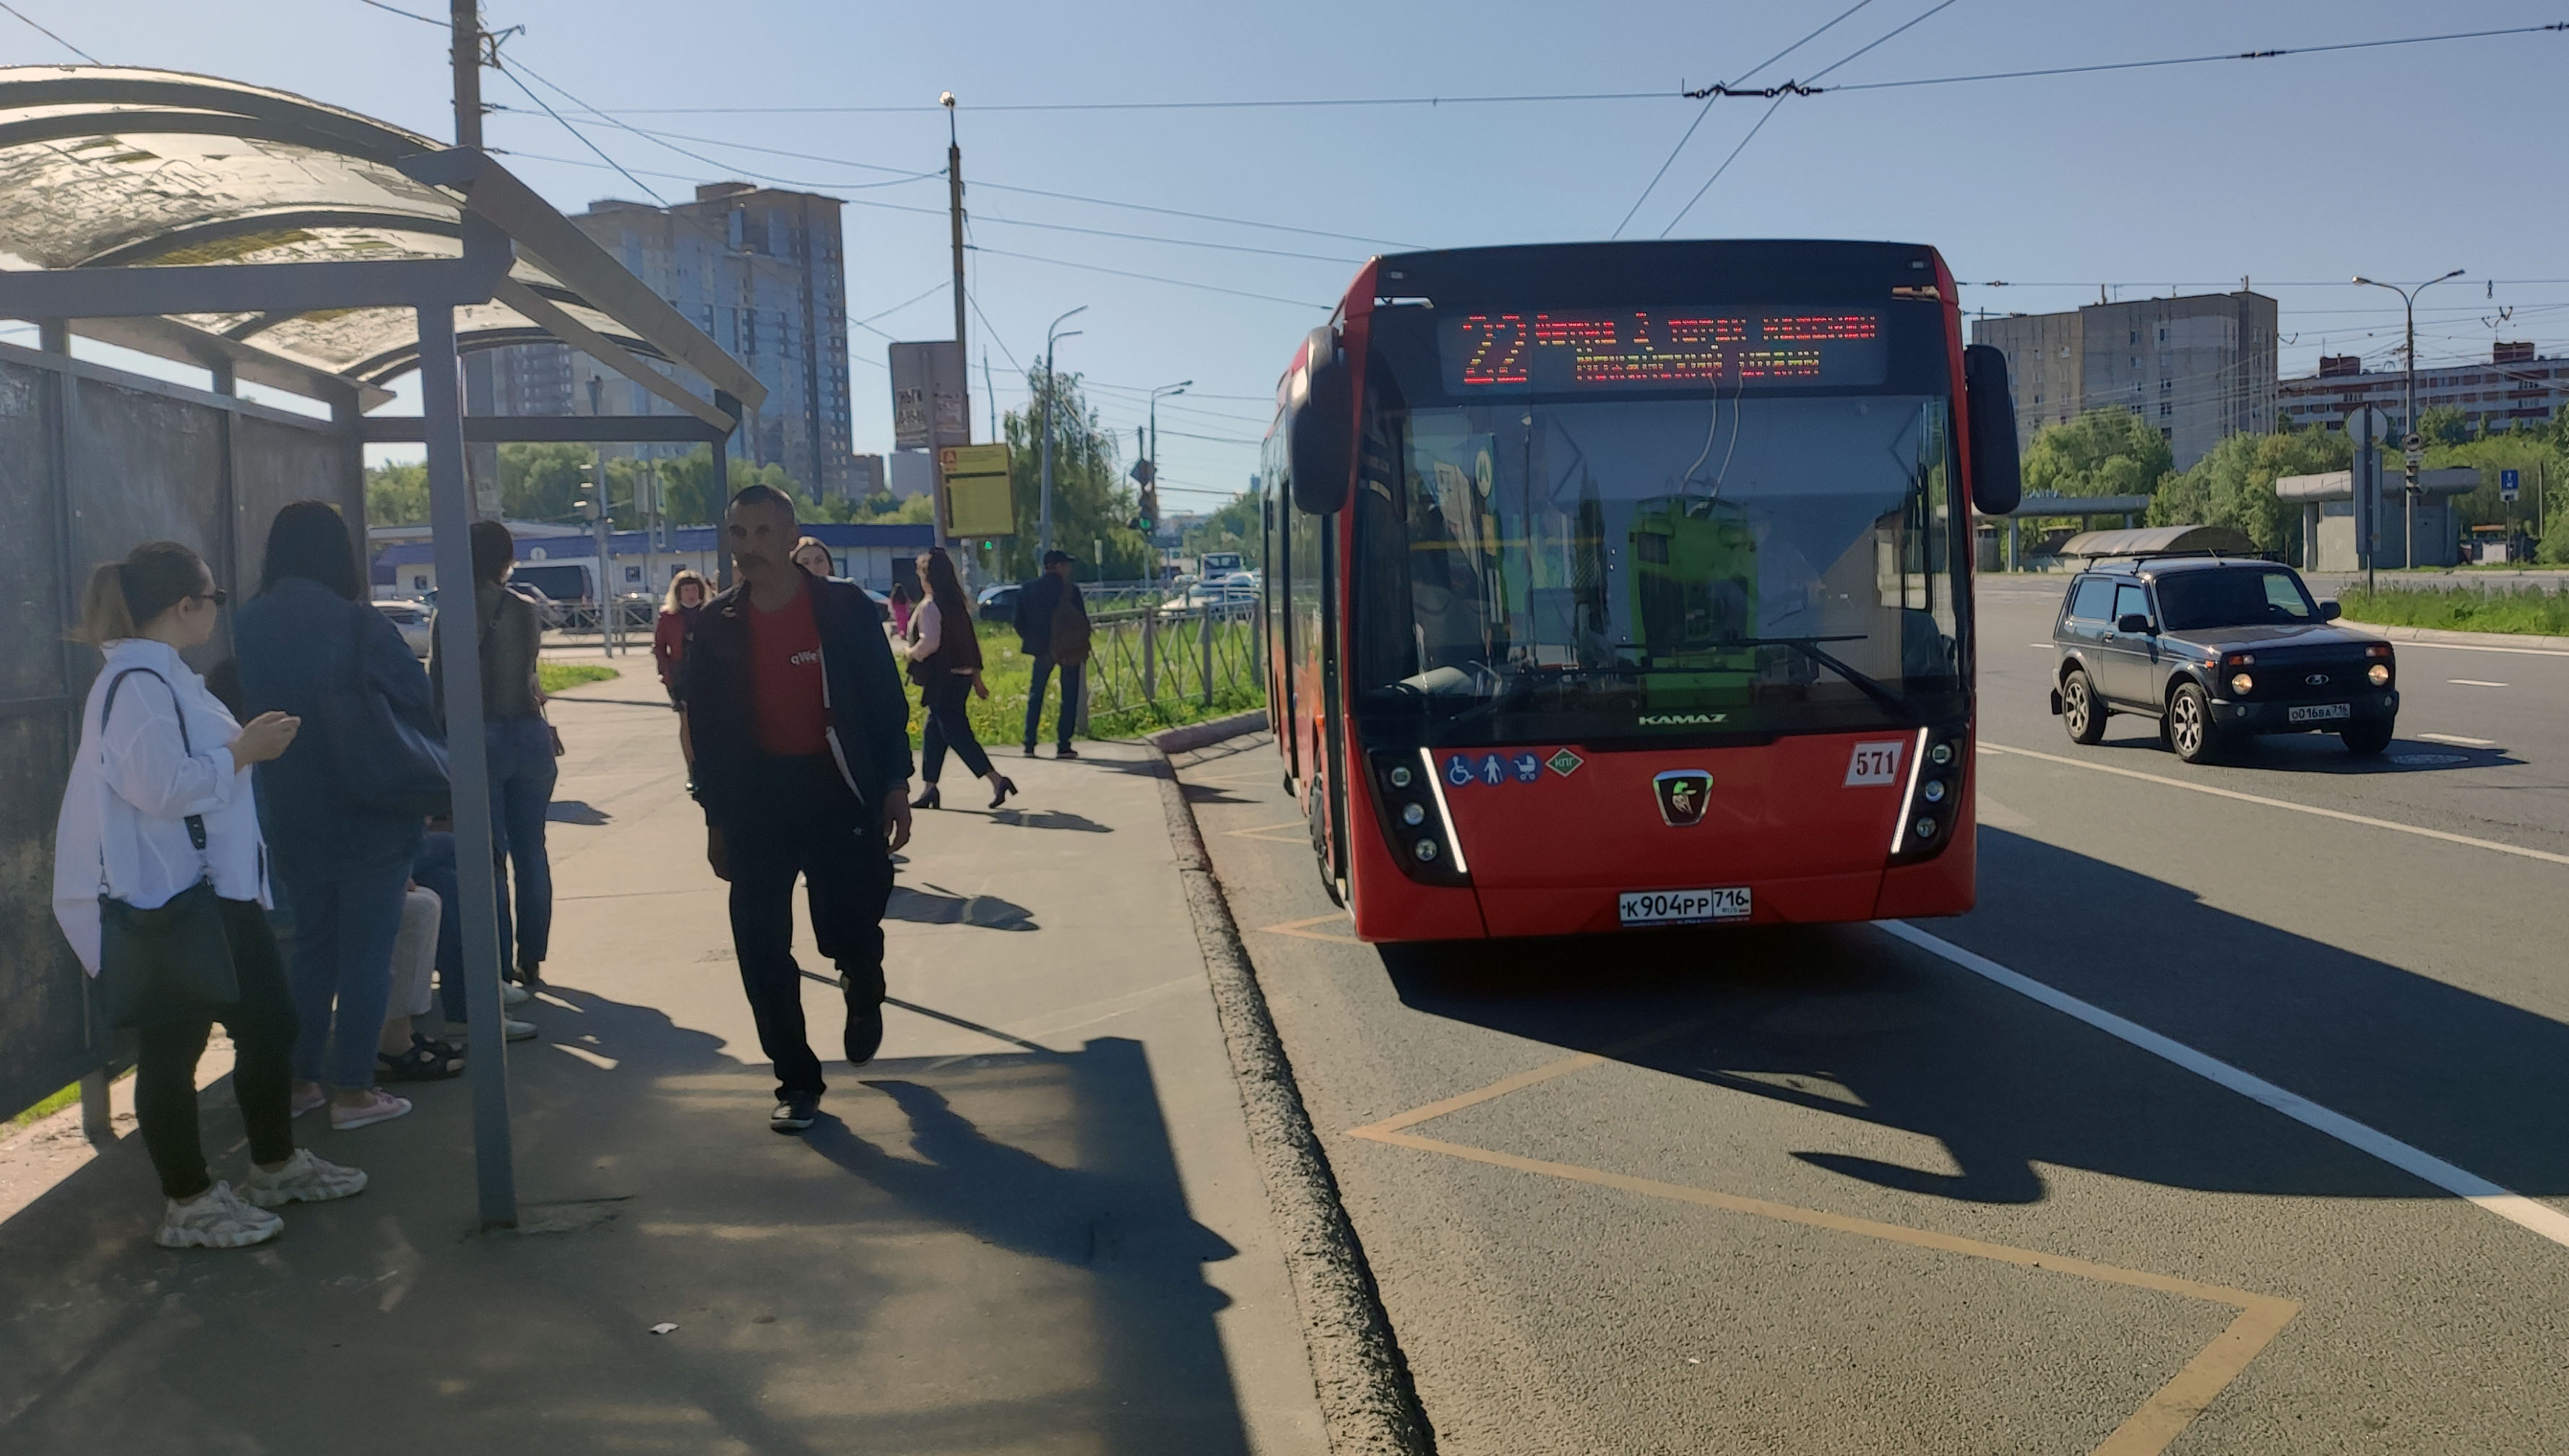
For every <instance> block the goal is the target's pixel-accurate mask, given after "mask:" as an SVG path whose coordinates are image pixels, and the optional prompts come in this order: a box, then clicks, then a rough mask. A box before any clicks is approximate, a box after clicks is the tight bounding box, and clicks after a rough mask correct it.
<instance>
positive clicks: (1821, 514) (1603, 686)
mask: <svg viewBox="0 0 2569 1456" xmlns="http://www.w3.org/2000/svg"><path fill="white" fill-rule="evenodd" d="M1371 367H1373V368H1376V369H1381V370H1384V371H1385V377H1384V378H1383V379H1382V383H1383V385H1384V387H1383V388H1380V389H1377V388H1374V387H1372V382H1371V381H1369V387H1368V389H1367V395H1368V397H1369V404H1370V405H1371V406H1372V407H1371V408H1369V409H1368V411H1367V415H1366V421H1365V439H1364V449H1363V452H1362V457H1361V460H1360V463H1359V470H1358V480H1357V491H1356V497H1355V502H1354V509H1355V510H1356V512H1357V519H1356V528H1357V539H1358V541H1357V560H1356V564H1355V570H1356V572H1357V580H1356V581H1355V582H1354V583H1353V584H1354V585H1355V587H1356V592H1357V610H1358V618H1357V621H1356V624H1355V625H1356V632H1355V639H1356V642H1357V651H1356V667H1357V672H1356V681H1355V683H1354V684H1353V686H1354V687H1355V689H1356V691H1357V694H1358V697H1357V701H1358V704H1359V706H1360V708H1361V709H1362V710H1363V711H1367V712H1374V713H1393V712H1396V713H1404V714H1415V715H1417V716H1419V717H1421V718H1423V719H1424V720H1425V722H1426V725H1427V731H1428V733H1429V737H1430V740H1431V741H1438V742H1533V741H1542V740H1561V739H1588V738H1617V737H1637V736H1638V737H1652V736H1659V735H1663V734H1682V735H1696V736H1702V735H1727V734H1734V733H1736V734H1773V733H1787V732H1823V731H1845V730H1871V729H1876V728H1882V727H1891V726H1902V727H1905V726H1910V725H1914V724H1923V723H1926V722H1928V721H1930V720H1931V719H1933V718H1939V717H1946V716H1951V715H1953V714H1955V713H1956V712H1958V711H1959V710H1960V701H1961V693H1962V683H1963V662H1962V648H1961V645H1960V643H1959V641H1958V636H1959V633H1960V631H1961V628H1960V627H1959V626H1958V624H1957V615H1956V610H1955V594H1956V591H1957V589H1958V588H1959V587H1960V586H1961V584H1962V578H1961V576H1960V570H1961V551H1960V544H1959V543H1957V542H1956V541H1955V540H1954V531H1955V529H1956V523H1957V512H1958V510H1959V508H1958V506H1957V504H1956V502H1955V500H1954V496H1953V491H1952V487H1951V480H1950V477H1951V470H1952V462H1951V455H1952V442H1951V438H1950V436H1951V408H1950V401H1949V400H1948V398H1947V397H1946V396H1944V395H1943V394H1941V393H1939V394H1905V393H1890V392H1884V393H1847V392H1831V393H1797V394H1777V393H1772V392H1766V391H1759V390H1753V389H1747V388H1735V389H1733V388H1724V387H1723V386H1721V385H1719V384H1715V385H1713V386H1711V387H1710V388H1705V387H1704V386H1701V385H1698V386H1696V388H1695V390H1693V391H1689V393H1690V394H1691V395H1692V397H1684V396H1681V395H1678V394H1676V393H1674V392H1672V391H1670V392H1656V393H1648V394H1640V395H1638V396H1637V395H1635V394H1633V393H1630V392H1627V393H1624V394H1622V395H1621V396H1620V397H1615V398H1588V397H1572V398H1567V399H1553V400H1546V399H1543V398H1540V397H1537V396H1533V395H1527V396H1524V397H1519V398H1504V397H1502V398H1468V397H1467V398H1465V399H1464V400H1462V401H1460V402H1451V403H1449V402H1442V401H1440V402H1438V403H1434V404H1430V405H1424V406H1419V407H1401V406H1399V405H1397V404H1393V403H1388V401H1391V400H1395V399H1397V398H1398V397H1399V396H1400V389H1399V382H1398V381H1397V379H1396V378H1392V377H1389V375H1390V369H1391V366H1390V365H1389V363H1388V362H1387V361H1386V360H1385V359H1384V358H1383V356H1382V355H1380V354H1377V355H1376V356H1375V360H1374V364H1373V366H1371ZM1418 393H1420V394H1423V395H1429V396H1439V395H1442V394H1443V391H1441V390H1439V389H1438V388H1436V387H1435V383H1434V382H1432V381H1431V382H1429V384H1428V387H1427V388H1424V389H1421V390H1419V391H1418Z"/></svg>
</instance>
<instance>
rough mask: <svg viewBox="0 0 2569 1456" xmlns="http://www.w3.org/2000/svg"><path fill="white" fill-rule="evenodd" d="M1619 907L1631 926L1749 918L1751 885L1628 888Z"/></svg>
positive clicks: (1618, 903) (1619, 910)
mask: <svg viewBox="0 0 2569 1456" xmlns="http://www.w3.org/2000/svg"><path fill="white" fill-rule="evenodd" d="M1616 910H1617V912H1618V913H1620V914H1621V915H1622V916H1623V917H1624V923H1625V924H1628V925H1693V924H1700V923H1702V922H1703V921H1706V920H1744V919H1746V918H1748V888H1747V887H1746V886H1739V887H1736V888H1733V889H1728V890H1628V891H1625V892H1624V894H1623V895H1622V896H1621V897H1620V898H1619V899H1618V901H1617V904H1616Z"/></svg>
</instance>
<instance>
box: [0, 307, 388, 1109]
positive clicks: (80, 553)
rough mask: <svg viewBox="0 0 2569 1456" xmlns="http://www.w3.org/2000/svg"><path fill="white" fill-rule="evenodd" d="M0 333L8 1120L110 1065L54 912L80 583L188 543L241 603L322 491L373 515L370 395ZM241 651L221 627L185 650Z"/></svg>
mask: <svg viewBox="0 0 2569 1456" xmlns="http://www.w3.org/2000/svg"><path fill="white" fill-rule="evenodd" d="M59 347H60V341H59V340H57V341H56V348H54V349H47V350H37V349H26V348H20V347H17V346H15V345H6V344H0V580H5V581H6V582H7V583H8V588H9V591H10V594H12V595H14V596H16V597H17V598H18V607H17V617H16V619H17V622H18V626H17V628H16V629H15V630H14V631H11V632H9V633H7V634H6V635H5V637H0V1117H5V1116H7V1115H10V1114H12V1113H15V1112H17V1111H18V1110H19V1109H21V1108H24V1107H26V1106H28V1105H30V1104H32V1103H34V1102H36V1101H38V1100H39V1099H41V1098H43V1097H45V1096H47V1095H48V1094H50V1093H52V1092H54V1091H56V1090H58V1089H60V1088H62V1087H64V1086H66V1085H68V1084H70V1083H71V1082H73V1081H75V1080H77V1079H78V1078H80V1077H82V1076H83V1075H85V1074H87V1073H89V1072H92V1071H95V1070H97V1069H98V1068H100V1067H102V1066H104V1065H106V1064H107V1063H108V1061H109V1060H110V1059H111V1057H112V1054H113V1052H114V1049H115V1048H114V1037H113V1034H112V1033H110V1032H109V1031H107V1030H106V1029H104V1028H101V1027H97V1026H94V1025H92V1024H91V1018H90V1015H89V1005H88V996H87V994H86V987H85V985H84V982H83V977H82V975H81V970H80V965H79V963H78V962H77V961H75V960H74V959H73V958H72V953H71V947H70V946H68V945H66V944H65V943H64V941H63V937H62V932H61V931H60V930H59V929H57V928H56V926H55V924H54V916H53V864H54V818H55V814H56V812H57V811H58V810H59V809H60V807H61V805H62V797H63V780H64V776H65V774H66V772H67V771H68V769H69V767H70V764H71V756H72V752H73V750H74V748H75V747H76V746H77V743H78V740H79V737H80V714H81V705H82V702H83V700H84V699H85V698H86V697H87V696H88V693H89V687H90V682H91V680H92V679H94V678H95V677H96V676H97V675H98V667H99V655H98V653H97V652H96V651H95V650H93V649H91V648H88V647H79V646H74V645H71V644H70V643H69V642H68V641H67V640H66V636H67V633H68V632H69V631H70V630H71V627H72V625H73V621H74V617H75V613H76V611H77V602H78V597H79V593H80V589H81V586H82V584H83V583H84V581H86V579H87V578H88V575H89V569H90V567H91V566H92V565H94V564H95V563H97V562H99V561H104V560H113V559H115V558H117V557H119V556H122V555H124V554H125V553H126V552H127V551H128V550H130V549H132V548H133V547H134V546H136V545H137V544H139V543H142V542H147V541H156V540H165V541H177V542H183V543H184V544H186V545H187V546H192V547H194V548H195V549H196V551H197V552H198V553H199V554H201V555H203V556H204V558H205V562H206V564H207V565H208V566H209V567H211V568H212V570H213V572H214V580H215V581H216V583H217V584H219V585H221V586H223V587H225V588H227V589H229V590H230V591H231V593H232V594H233V597H234V598H235V599H238V598H240V597H242V596H245V595H247V594H248V592H249V591H251V590H253V589H255V587H256V584H257V581H258V560H259V556H260V554H261V552H262V550H263V549H264V546H265V543H266V538H267V528H268V523H269V522H270V521H272V520H273V519H274V518H275V516H276V511H277V508H278V507H280V506H283V505H285V504H286V503H287V502H289V501H298V500H305V499H318V500H324V501H329V502H332V503H334V504H336V505H337V506H338V507H339V508H340V509H341V510H342V511H343V512H345V513H346V515H347V518H348V521H349V524H350V526H351V529H353V530H362V529H363V527H364V522H365V491H364V480H363V453H362V452H363V447H362V445H361V444H360V442H359V440H358V437H357V434H356V419H357V414H356V409H355V399H354V396H353V395H351V396H350V397H349V398H348V399H346V400H345V401H343V402H342V408H341V411H340V417H339V419H337V420H335V421H333V420H313V419H308V418H305V417H303V416H300V415H295V414H290V413H287V412H285V411H281V410H274V409H269V408H266V407H264V406H260V405H256V404H251V403H247V402H245V401H242V400H239V399H236V398H233V397H232V396H230V395H228V394H219V393H212V392H208V391H205V390H200V389H190V388H187V387H186V386H184V385H179V384H169V383H164V382H162V381H159V380H154V379H146V378H142V377H140V376H137V375H132V374H127V373H125V372H124V371H122V370H116V369H110V368H106V367H104V366H101V365H96V364H92V363H89V362H87V361H84V360H76V359H72V358H70V357H68V356H67V355H66V354H65V353H63V352H59ZM230 655H231V643H230V633H229V621H228V614H227V615H226V620H225V624H224V627H223V628H222V630H221V632H220V634H219V635H217V636H216V637H215V639H214V640H213V641H211V642H209V643H207V644H206V645H205V646H204V647H202V648H199V649H196V650H194V651H191V652H189V653H188V654H187V657H188V661H189V663H190V664H191V665H193V666H194V667H195V668H196V669H197V670H198V671H203V670H205V669H206V668H209V667H211V666H213V665H214V664H215V663H218V662H220V661H222V660H223V659H224V658H226V657H229V656H230Z"/></svg>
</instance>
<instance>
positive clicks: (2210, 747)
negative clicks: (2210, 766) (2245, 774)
mask: <svg viewBox="0 0 2569 1456" xmlns="http://www.w3.org/2000/svg"><path fill="white" fill-rule="evenodd" d="M2167 740H2168V747H2170V748H2173V749H2175V750H2176V756H2177V757H2178V758H2181V759H2183V760H2185V761H2186V762H2187V763H2207V762H2209V761H2211V759H2212V758H2213V757H2214V756H2216V755H2217V754H2219V753H2220V751H2221V733H2220V730H2219V729H2217V728H2214V727H2213V726H2212V703H2211V701H2210V700H2209V699H2207V698H2206V697H2204V695H2203V689H2202V688H2200V687H2197V686H2196V685H2195V684H2193V683H2190V682H2181V683H2178V684H2177V688H2176V691H2175V692H2173V693H2170V694H2168V705H2167Z"/></svg>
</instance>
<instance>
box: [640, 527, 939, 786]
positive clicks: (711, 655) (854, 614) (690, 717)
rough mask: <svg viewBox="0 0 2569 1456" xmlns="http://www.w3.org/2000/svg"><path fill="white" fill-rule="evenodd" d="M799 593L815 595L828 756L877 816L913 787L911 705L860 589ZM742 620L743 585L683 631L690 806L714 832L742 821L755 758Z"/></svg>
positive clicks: (680, 681) (820, 582) (681, 675)
mask: <svg viewBox="0 0 2569 1456" xmlns="http://www.w3.org/2000/svg"><path fill="white" fill-rule="evenodd" d="M804 589H805V590H807V591H809V592H811V593H812V620H813V624H814V625H815V626H816V627H818V628H819V629H820V636H821V692H822V701H823V702H825V703H826V704H828V707H829V714H830V727H829V740H830V754H831V756H832V757H833V758H835V759H837V760H838V763H839V773H840V776H841V777H843V778H845V779H846V780H847V781H848V787H849V788H850V789H851V790H853V791H855V793H856V796H857V800H858V802H859V803H862V804H864V805H866V806H867V807H868V808H870V809H872V808H878V807H880V806H881V805H882V804H883V802H884V799H885V796H887V795H888V794H890V793H891V792H892V791H893V790H895V789H899V788H903V787H905V786H907V785H908V784H909V782H910V769H911V762H910V697H909V695H908V694H907V693H906V692H905V691H904V690H903V688H902V685H901V672H900V670H899V669H898V668H896V667H894V666H893V659H892V644H891V643H890V642H887V641H886V640H884V630H883V622H882V620H881V618H880V617H879V616H878V615H877V613H876V611H875V604H874V599H873V598H872V597H869V596H867V595H866V592H865V588H864V587H862V586H859V585H857V584H856V583H855V582H853V581H842V580H838V579H836V578H834V577H833V578H824V577H811V578H808V581H807V584H806V585H805V587H804ZM748 611H749V586H748V584H747V583H746V582H744V583H742V584H741V585H738V586H734V587H733V588H732V589H730V590H729V591H726V592H724V593H722V594H721V595H719V596H717V597H715V598H714V599H713V600H711V601H708V602H706V603H705V604H704V608H703V610H701V611H698V612H697V613H696V618H695V621H694V622H693V623H691V624H690V625H689V626H688V628H687V647H686V653H685V655H684V656H683V657H682V658H681V659H680V660H679V664H678V672H677V678H676V682H675V687H676V692H677V698H678V703H679V706H681V707H683V708H684V709H685V710H686V713H687V729H688V732H689V735H690V736H691V738H692V739H693V741H694V744H695V751H696V802H697V803H698V804H700V805H702V806H703V807H704V811H705V822H706V823H707V824H710V825H713V826H715V827H716V828H722V827H724V826H727V825H730V824H733V823H736V822H738V820H739V819H740V818H741V817H742V815H743V814H744V813H745V812H746V810H747V807H748V791H749V784H750V773H751V771H752V766H753V765H755V764H756V762H757V761H758V757H759V748H758V716H757V713H758V710H757V693H756V688H755V687H754V685H753V683H752V681H751V664H750V657H749V642H750V628H749V617H748Z"/></svg>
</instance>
